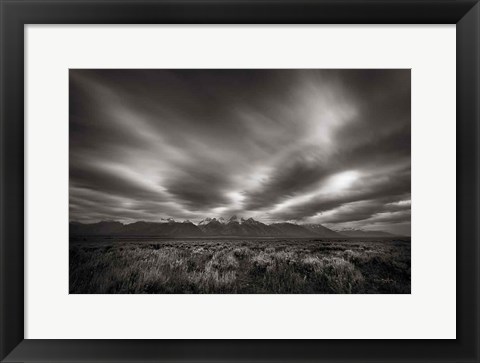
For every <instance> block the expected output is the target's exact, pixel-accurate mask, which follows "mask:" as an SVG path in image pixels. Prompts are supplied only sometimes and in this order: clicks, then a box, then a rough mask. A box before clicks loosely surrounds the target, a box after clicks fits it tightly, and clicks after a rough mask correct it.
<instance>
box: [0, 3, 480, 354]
mask: <svg viewBox="0 0 480 363" xmlns="http://www.w3.org/2000/svg"><path fill="white" fill-rule="evenodd" d="M0 6H1V7H0V11H1V74H0V80H1V101H0V102H1V104H0V109H1V123H0V136H1V159H0V160H1V165H0V166H1V171H0V175H1V182H0V193H1V194H0V197H1V199H0V201H1V209H0V221H1V222H0V223H1V225H0V226H1V227H0V233H1V235H0V238H1V240H0V248H1V250H0V256H1V266H0V267H1V292H0V307H1V310H0V344H1V345H0V359H1V360H2V361H5V362H93V361H102V362H113V361H116V362H127V361H128V362H136V361H138V362H140V361H142V362H147V361H148V362H150V361H158V362H167V361H169V362H180V361H183V362H186V361H188V362H199V361H203V362H207V361H216V362H219V361H226V362H228V361H231V362H280V361H282V362H294V361H295V362H301V361H325V362H326V361H329V362H354V361H355V362H427V361H428V362H479V361H480V354H479V351H480V345H479V326H480V324H479V293H480V290H479V285H480V284H479V260H480V259H479V227H478V224H479V223H478V222H479V215H478V211H479V164H478V163H479V140H480V139H479V125H480V122H479V121H480V120H479V113H480V112H479V99H480V93H479V87H480V81H479V80H480V79H479V77H480V71H479V70H480V56H479V54H480V5H479V3H478V0H459V1H455V0H433V1H432V0H404V1H398V0H393V1H388V0H346V1H345V0H342V1H331V0H329V1H305V0H301V1H294V0H278V1H277V0H273V1H264V0H263V1H260V0H259V1H250V0H243V1H232V0H223V1H211V0H210V1H206V0H198V1H192V0H190V1H182V0H179V1H157V0H140V1H134V0H99V1H89V0H76V1H69V0H47V1H36V0H1V1H0ZM156 23H169V24H172V23H174V24H177V23H189V24H207V23H213V24H217V23H222V24H225V23H236V24H239V23H244V24H259V23H262V24H284V23H286V24H316V23H324V24H349V23H353V24H394V23H395V24H456V29H457V31H456V41H457V43H456V47H457V49H456V61H457V71H456V75H457V85H456V87H457V96H456V97H457V98H456V102H457V113H456V116H457V120H456V122H457V134H456V137H457V139H456V142H457V144H456V145H457V170H456V172H457V175H456V180H457V194H456V196H457V219H456V225H457V255H456V258H457V260H456V262H457V300H456V301H457V339H454V340H27V339H24V297H25V296H24V243H23V241H24V233H25V232H24V202H25V194H24V177H25V174H24V146H25V145H24V131H25V130H24V91H25V90H24V25H26V24H156ZM61 51H62V50H61V49H59V52H61ZM433 86H435V85H432V87H433ZM425 122H432V123H433V122H435V121H434V120H425ZM432 207H435V206H432Z"/></svg>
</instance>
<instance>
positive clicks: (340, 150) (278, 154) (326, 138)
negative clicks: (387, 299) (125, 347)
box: [68, 69, 411, 294]
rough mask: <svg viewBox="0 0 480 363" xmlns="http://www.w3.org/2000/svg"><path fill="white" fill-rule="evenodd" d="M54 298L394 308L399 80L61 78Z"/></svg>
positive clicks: (400, 249)
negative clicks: (225, 298)
mask: <svg viewBox="0 0 480 363" xmlns="http://www.w3.org/2000/svg"><path fill="white" fill-rule="evenodd" d="M68 258H69V293H70V294H410V293H411V71H410V69H70V70H69V256H68Z"/></svg>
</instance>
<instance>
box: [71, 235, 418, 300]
mask: <svg viewBox="0 0 480 363" xmlns="http://www.w3.org/2000/svg"><path fill="white" fill-rule="evenodd" d="M70 293H80V294H81V293H100V294H112V293H117V294H118V293H120V294H127V293H128V294H130V293H137V294H138V293H159V294H162V293H269V294H271V293H284V294H291V293H305V294H306V293H321V294H350V293H410V241H356V240H350V241H331V242H326V241H314V240H152V241H145V240H143V241H116V240H108V241H105V240H104V241H80V242H71V245H70Z"/></svg>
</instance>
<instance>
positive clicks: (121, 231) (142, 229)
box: [69, 216, 397, 238]
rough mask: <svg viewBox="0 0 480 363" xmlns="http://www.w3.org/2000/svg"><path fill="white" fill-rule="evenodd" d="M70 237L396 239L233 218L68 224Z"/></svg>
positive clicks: (374, 233)
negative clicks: (196, 220)
mask: <svg viewBox="0 0 480 363" xmlns="http://www.w3.org/2000/svg"><path fill="white" fill-rule="evenodd" d="M69 234H70V236H101V235H111V236H157V237H221V236H225V237H227V236H229V237H279V238H281V237H290V238H305V237H311V238H315V237H316V238H345V237H346V238H349V237H397V236H396V235H394V234H391V233H388V232H383V231H362V230H346V231H335V230H332V229H329V228H327V227H325V226H323V225H321V224H311V223H306V224H296V223H290V222H276V223H271V224H265V223H262V222H259V221H257V220H255V219H253V218H248V219H244V218H238V217H237V216H232V217H231V218H230V219H228V220H225V219H223V218H222V217H220V218H218V219H217V218H205V219H203V220H202V221H200V222H198V223H197V224H194V223H192V222H191V221H189V220H184V221H175V220H174V219H173V218H166V219H163V218H162V219H160V221H159V222H146V221H137V222H132V223H128V224H124V223H121V222H118V221H100V222H96V223H80V222H75V221H71V222H70V224H69Z"/></svg>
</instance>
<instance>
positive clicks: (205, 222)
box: [198, 217, 212, 226]
mask: <svg viewBox="0 0 480 363" xmlns="http://www.w3.org/2000/svg"><path fill="white" fill-rule="evenodd" d="M211 221H212V218H210V217H207V218H205V219H204V220H201V221H200V222H199V223H198V225H199V226H204V225H206V224H209V223H210V222H211Z"/></svg>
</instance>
